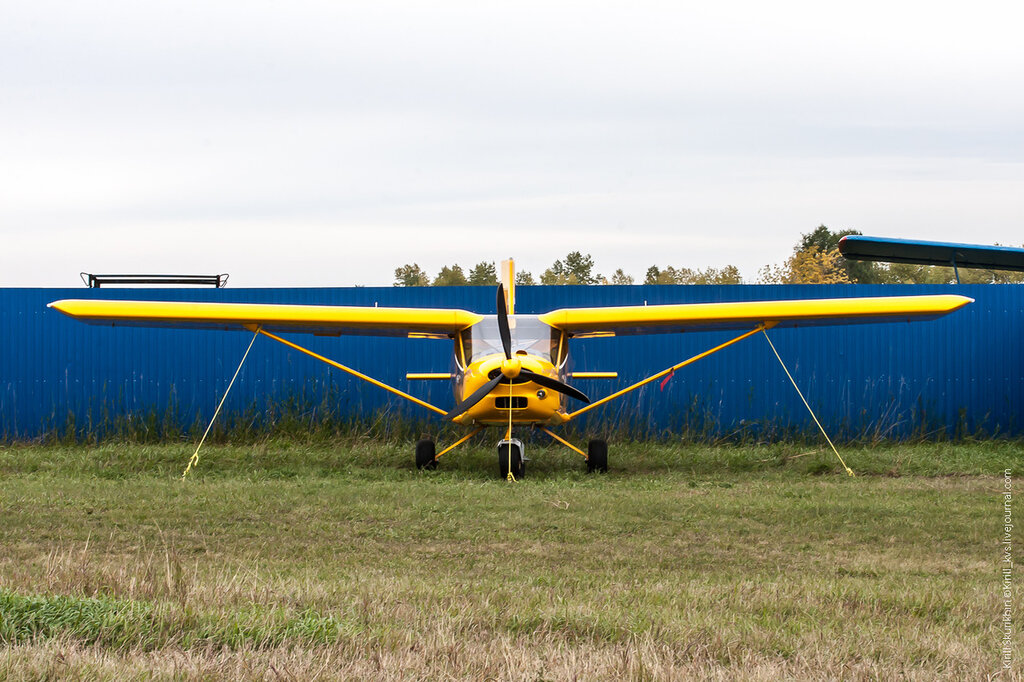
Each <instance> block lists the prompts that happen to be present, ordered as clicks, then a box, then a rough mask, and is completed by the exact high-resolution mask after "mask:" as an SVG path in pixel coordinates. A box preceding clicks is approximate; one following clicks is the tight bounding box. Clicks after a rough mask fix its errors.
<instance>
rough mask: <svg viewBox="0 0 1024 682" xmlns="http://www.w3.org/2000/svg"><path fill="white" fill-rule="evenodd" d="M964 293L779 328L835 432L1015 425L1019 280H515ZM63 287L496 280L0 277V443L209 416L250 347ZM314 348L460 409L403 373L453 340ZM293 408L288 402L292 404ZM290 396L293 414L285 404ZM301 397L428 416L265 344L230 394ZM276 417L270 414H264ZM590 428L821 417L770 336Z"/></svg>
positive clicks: (214, 297)
mask: <svg viewBox="0 0 1024 682" xmlns="http://www.w3.org/2000/svg"><path fill="white" fill-rule="evenodd" d="M924 293H959V294H963V295H966V296H970V297H972V298H974V299H975V303H974V304H972V305H969V306H967V307H966V308H964V309H961V310H960V311H958V312H956V313H953V314H952V315H950V316H948V317H946V318H944V319H941V320H937V321H932V322H919V323H912V324H904V323H897V324H886V325H879V324H871V325H850V326H837V327H812V328H806V329H784V330H776V331H772V332H770V334H771V336H772V340H773V341H774V342H775V344H776V347H777V348H778V350H779V353H780V354H781V355H782V357H783V359H784V360H786V362H787V363H788V364H789V367H790V370H791V371H792V373H793V376H794V378H795V379H796V381H797V382H798V383H799V385H800V387H801V389H802V390H803V392H804V395H805V396H806V397H807V399H808V401H809V402H810V404H811V405H812V406H813V407H814V409H815V410H816V411H817V412H818V415H819V417H820V418H821V419H822V421H823V423H824V424H825V426H826V428H827V429H828V430H829V431H830V433H833V434H835V435H836V437H838V438H840V439H848V438H874V437H899V438H903V437H908V436H921V435H925V436H927V435H932V436H938V435H942V436H960V435H979V436H993V435H999V436H1005V435H1010V436H1020V435H1021V432H1022V425H1021V420H1020V418H1019V412H1020V407H1021V404H1022V403H1021V398H1022V390H1024V386H1022V384H1024V367H1022V353H1021V339H1022V334H1021V328H1020V327H1021V324H1022V321H1024V315H1022V307H1024V286H1018V285H962V286H868V285H828V286H818V285H793V286H789V285H781V286H779V285H750V286H595V287H584V286H564V287H541V286H537V287H519V288H517V311H518V312H521V313H543V312H547V311H548V310H552V309H555V308H561V307H572V306H601V305H643V304H644V303H646V304H648V305H656V304H661V303H697V302H715V301H741V300H767V299H780V298H785V299H792V298H827V297H845V296H887V295H900V294H903V295H905V294H924ZM61 298H105V299H152V300H190V301H224V302H254V303H307V304H328V305H330V304H333V305H369V306H372V305H380V306H410V307H417V306H423V307H428V306H429V307H456V308H464V309H467V310H472V311H476V312H481V313H493V312H494V289H493V288H491V287H437V288H434V287H424V288H418V287H416V288H397V287H388V288H384V287H372V288H371V287H365V288H363V287H356V288H290V289H219V290H212V289H211V290H185V289H91V290H86V289H2V290H0V343H2V344H3V346H2V347H3V353H2V354H0V438H3V439H5V440H12V439H32V438H38V437H40V436H42V435H44V434H48V433H55V432H56V433H61V432H65V431H67V430H68V429H70V428H72V426H73V428H74V430H75V431H76V432H77V433H78V434H79V435H81V434H89V433H92V434H96V435H99V436H102V435H103V433H104V431H105V430H109V429H110V428H112V425H113V424H114V423H116V422H117V421H118V420H124V419H126V418H130V419H134V420H135V421H136V423H137V424H143V425H146V424H152V427H153V428H160V425H161V424H162V423H163V422H168V423H170V424H172V425H174V426H175V427H176V428H187V427H189V426H192V425H194V424H201V423H204V421H205V420H207V419H208V418H209V416H210V415H211V414H212V413H213V410H214V408H215V407H216V404H217V401H218V400H219V399H220V396H221V395H222V393H223V391H224V389H225V388H226V387H227V383H228V381H229V380H230V378H231V375H232V373H233V372H234V369H235V367H236V365H237V363H238V361H239V360H240V359H241V357H242V354H243V352H244V351H245V348H246V346H247V345H248V343H249V340H250V336H249V334H248V333H244V332H239V333H225V332H213V331H192V330H173V329H139V328H107V327H98V326H90V325H85V324H81V323H79V322H76V321H74V320H71V319H69V318H67V317H65V316H64V315H62V314H60V313H58V312H56V311H54V310H50V309H48V308H46V304H47V303H49V302H50V301H53V300H57V299H61ZM728 337H729V334H726V333H720V332H703V333H692V334H664V335H662V334H658V335H651V336H639V337H619V338H595V339H585V340H582V339H581V340H575V341H573V342H572V364H573V367H574V368H575V369H577V370H592V371H596V370H614V371H617V372H618V373H619V378H618V379H616V380H611V381H609V380H581V381H579V382H577V383H579V385H580V386H581V388H582V389H583V390H584V391H586V392H587V393H588V394H590V395H591V397H600V396H601V395H605V394H606V393H608V392H611V391H613V390H616V389H619V388H623V387H625V386H627V385H629V384H630V383H632V382H635V381H637V380H639V379H642V378H644V377H646V376H648V375H650V374H652V373H653V372H656V371H658V370H661V369H664V368H666V367H668V366H670V365H672V364H674V363H676V362H679V361H680V360H682V359H685V358H686V357H689V356H690V355H692V354H695V353H697V352H700V351H701V350H704V349H705V348H708V347H710V346H713V345H715V344H717V343H719V342H721V341H723V340H725V339H726V338H728ZM297 340H298V341H299V342H300V343H301V344H303V345H306V346H307V347H310V348H312V349H313V350H314V351H316V352H318V353H321V354H323V355H325V356H327V357H330V358H333V359H336V360H338V361H339V362H342V363H344V364H347V365H349V366H351V367H354V368H356V369H358V370H360V371H363V372H366V373H367V374H369V375H371V376H373V377H375V378H378V379H380V380H382V381H385V382H387V383H390V384H393V385H395V386H397V387H399V388H402V389H403V390H407V391H409V392H410V393H412V394H414V395H417V396H419V397H422V398H424V399H426V400H428V401H429V402H432V403H434V404H436V405H438V406H440V407H444V408H447V407H449V406H450V405H451V404H452V396H451V389H450V386H449V384H447V382H410V381H406V379H405V373H406V372H407V371H414V372H444V371H448V370H449V369H450V365H451V350H452V349H451V343H450V342H447V341H438V340H406V339H392V338H375V337H340V338H321V337H313V336H304V337H302V338H299V339H297ZM282 406H285V407H284V408H283V407H282ZM285 408H287V409H285ZM288 409H290V410H292V411H293V412H294V413H296V414H299V415H301V416H302V417H303V418H308V419H315V418H316V417H317V415H316V412H317V411H320V412H321V413H326V416H327V417H328V418H331V419H340V420H355V421H357V422H359V421H369V420H372V419H375V418H379V416H380V415H382V414H385V413H386V414H390V415H394V416H401V417H411V418H413V419H419V418H423V419H429V418H432V417H431V414H430V413H429V412H427V411H425V410H423V409H422V408H419V407H417V406H415V405H411V404H407V403H406V402H405V401H401V400H400V399H397V398H393V397H392V396H390V394H387V393H385V392H384V391H381V390H379V389H377V388H375V387H373V386H370V385H367V384H364V383H362V382H360V381H359V380H358V379H355V378H352V377H350V376H348V375H346V374H343V373H341V372H338V371H336V370H333V369H331V368H329V367H327V366H324V365H322V364H320V363H318V362H316V361H315V360H312V359H310V358H307V357H306V356H304V355H301V354H299V353H296V352H294V351H290V350H288V349H286V348H284V347H283V346H280V345H279V344H274V343H273V342H271V341H270V340H268V339H257V341H256V344H255V346H254V348H253V351H252V353H251V354H250V357H249V360H248V361H247V363H246V366H245V368H244V369H243V371H242V374H241V376H240V377H239V380H238V383H237V384H236V386H235V388H234V389H233V390H232V393H231V395H230V396H229V399H228V401H227V403H226V404H225V413H226V418H227V420H228V421H229V422H230V421H234V422H236V423H237V422H238V421H239V420H244V419H249V420H252V421H259V420H261V419H263V418H265V417H267V415H278V416H280V415H281V414H283V413H284V412H287V410H288ZM271 421H273V420H272V419H271ZM584 427H585V428H586V429H588V430H590V431H595V432H613V431H626V432H629V433H632V434H633V435H643V436H650V435H655V436H661V437H680V436H687V437H701V438H721V437H729V436H753V437H759V438H767V437H783V436H786V435H792V434H803V433H810V432H812V431H813V430H814V428H815V427H814V425H813V421H811V419H810V417H809V416H808V415H807V412H806V410H805V409H804V407H803V405H802V403H801V402H800V400H799V398H798V396H797V395H796V393H795V391H794V390H793V387H792V386H791V385H790V384H789V381H788V380H787V379H786V377H785V374H784V373H783V371H782V369H781V368H780V367H779V365H778V362H777V361H776V360H775V357H774V356H773V355H772V353H771V351H770V349H769V348H768V345H767V343H766V342H765V340H764V339H763V338H760V337H753V338H751V339H749V340H747V341H745V342H743V343H740V344H737V345H735V346H733V347H730V348H728V349H726V350H725V351H723V352H721V353H719V354H717V355H715V356H712V357H711V358H709V359H707V360H705V361H702V362H700V363H697V364H695V365H691V366H689V367H686V368H683V369H682V370H680V371H679V372H677V373H676V374H675V376H674V377H673V378H672V379H671V380H670V381H669V382H668V383H667V384H666V385H665V387H664V389H662V388H661V386H660V382H653V383H651V384H648V385H647V386H645V387H644V388H643V389H640V390H639V391H637V392H635V393H634V394H632V395H631V396H628V397H626V398H624V399H622V400H619V401H614V402H612V403H610V404H608V405H605V406H602V407H600V408H597V409H596V410H594V411H593V412H591V413H590V414H589V415H587V417H586V422H585V424H584Z"/></svg>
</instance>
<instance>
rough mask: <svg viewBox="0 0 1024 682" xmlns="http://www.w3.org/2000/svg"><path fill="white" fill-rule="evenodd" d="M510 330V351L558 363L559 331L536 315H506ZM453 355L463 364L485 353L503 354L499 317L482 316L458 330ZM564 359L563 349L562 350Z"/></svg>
mask: <svg viewBox="0 0 1024 682" xmlns="http://www.w3.org/2000/svg"><path fill="white" fill-rule="evenodd" d="M508 321H509V331H510V332H511V333H512V353H513V354H515V353H518V352H520V351H523V352H526V353H529V354H530V355H536V356H539V357H541V358H544V359H545V360H547V361H548V362H550V363H552V364H554V365H555V366H558V365H559V362H558V360H559V358H558V353H559V341H560V339H561V335H562V333H561V332H560V331H559V330H557V329H555V328H554V327H552V326H550V325H547V324H544V323H543V322H541V321H540V319H539V316H537V315H509V318H508ZM455 342H456V348H455V353H456V356H457V357H459V358H460V360H462V361H463V363H464V364H468V363H471V362H475V361H476V360H479V359H480V358H482V357H484V356H485V355H492V354H494V353H504V352H505V351H504V350H502V347H501V334H500V333H499V331H498V316H497V315H485V316H484V319H483V320H482V321H480V322H478V323H476V324H474V325H473V326H472V327H470V328H469V329H466V330H465V331H463V332H462V333H461V344H462V345H461V348H460V347H459V343H460V339H456V340H455ZM562 355H563V358H562V359H564V355H565V351H564V350H563V351H562Z"/></svg>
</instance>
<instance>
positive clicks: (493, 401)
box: [453, 352, 565, 424]
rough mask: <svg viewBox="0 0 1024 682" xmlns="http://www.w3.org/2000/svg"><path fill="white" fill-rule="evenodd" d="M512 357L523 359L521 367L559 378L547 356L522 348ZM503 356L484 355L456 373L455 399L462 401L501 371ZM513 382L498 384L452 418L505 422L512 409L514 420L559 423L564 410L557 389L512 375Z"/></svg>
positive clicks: (524, 422) (478, 421)
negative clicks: (527, 352) (471, 405)
mask: <svg viewBox="0 0 1024 682" xmlns="http://www.w3.org/2000/svg"><path fill="white" fill-rule="evenodd" d="M515 357H516V358H517V359H518V360H519V361H520V362H521V363H522V367H523V369H527V370H530V371H532V372H536V373H537V374H543V375H545V376H549V377H551V378H552V379H557V378H558V370H557V369H555V366H554V365H553V364H552V363H551V362H550V361H548V360H546V359H544V358H541V357H538V356H536V355H528V354H526V353H523V352H519V353H516V355H515ZM504 360H505V356H504V355H502V354H501V353H495V354H493V355H485V356H484V357H482V358H480V359H479V360H477V361H475V362H472V363H470V364H469V366H468V367H466V369H465V371H463V372H461V373H459V374H457V375H456V378H455V400H456V402H461V401H462V400H464V399H465V398H467V397H469V396H470V395H472V393H473V391H475V390H477V389H478V388H480V387H481V386H483V385H484V384H486V383H487V382H488V381H489V380H490V379H492V378H493V377H494V376H496V374H495V373H496V372H501V366H502V362H503V361H504ZM512 382H513V383H512V385H511V386H510V385H509V384H508V383H507V382H502V383H500V384H498V385H497V386H496V387H495V388H494V390H493V391H491V392H490V393H489V394H488V395H487V397H485V398H484V399H483V400H481V401H480V402H478V403H477V404H476V405H474V406H473V407H471V408H470V409H469V410H467V411H466V412H464V413H463V414H462V415H460V416H458V417H456V418H455V419H454V420H453V421H455V422H457V423H459V424H508V422H509V414H510V413H511V417H512V423H513V424H561V423H562V422H563V421H564V420H563V419H562V415H564V414H565V412H564V410H563V409H562V395H561V394H560V393H558V392H557V391H552V390H551V389H548V388H544V387H543V386H540V385H538V384H536V383H534V382H533V381H528V380H526V379H521V378H518V377H517V378H514V379H512Z"/></svg>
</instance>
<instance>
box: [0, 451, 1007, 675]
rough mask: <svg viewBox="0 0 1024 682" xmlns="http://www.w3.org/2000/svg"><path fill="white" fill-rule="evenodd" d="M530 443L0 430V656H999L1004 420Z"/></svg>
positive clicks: (3, 667)
mask: <svg viewBox="0 0 1024 682" xmlns="http://www.w3.org/2000/svg"><path fill="white" fill-rule="evenodd" d="M528 448H529V450H528V455H530V456H531V457H532V460H531V461H530V463H529V464H528V466H527V477H526V478H525V479H524V480H523V481H521V482H519V483H516V484H510V483H506V482H505V481H502V480H499V479H498V475H497V461H496V460H497V458H496V454H495V452H494V450H493V449H492V447H491V446H490V445H487V444H485V441H480V444H479V445H470V446H466V447H465V449H459V450H456V451H455V452H453V453H451V454H450V455H446V456H445V457H444V458H443V460H442V462H443V463H442V466H441V467H440V468H439V469H438V470H437V471H432V472H418V471H416V470H415V468H414V467H413V465H412V452H411V450H412V446H411V444H374V443H369V442H365V441H352V442H347V443H340V444H332V445H313V444H296V443H289V442H274V441H269V442H266V443H261V444H258V445H254V446H253V445H250V446H214V447H208V448H206V449H204V451H203V454H202V459H201V460H200V463H199V466H198V468H197V469H196V470H195V471H194V472H193V473H192V474H191V475H190V477H189V479H188V480H187V481H184V482H182V481H181V480H180V474H181V470H182V469H183V467H184V465H185V463H186V462H187V460H188V457H189V455H190V454H191V448H190V447H189V446H188V445H184V444H183V445H160V446H152V445H145V446H144V445H117V444H105V445H101V446H95V447H77V446H76V447H63V446H48V447H41V446H18V447H6V448H0V521H2V523H0V640H2V643H3V646H4V647H5V650H4V654H3V656H2V657H0V678H3V679H15V680H17V679H40V678H49V679H65V678H70V679H74V678H79V679H96V678H100V679H136V678H146V679H153V678H156V679H165V678H167V679H175V678H190V679H192V678H209V679H220V678H245V679H267V680H271V679H274V680H276V679H313V678H318V679H502V680H504V679H510V680H541V679H581V680H587V679H687V678H693V679H778V678H809V679H893V678H903V679H936V678H945V679H989V678H990V677H991V676H992V675H996V677H995V678H994V679H1020V676H1021V667H1020V657H1021V656H1022V655H1024V648H1022V647H1021V644H1022V643H1024V642H1022V639H1021V637H1020V635H1019V634H1016V633H1015V635H1014V637H1015V639H1014V648H1015V658H1016V661H1015V663H1014V667H1013V668H1012V669H1011V670H1009V671H1004V670H1002V668H1001V662H1000V648H1001V645H1002V628H1001V624H1000V622H999V619H1000V615H1001V613H1002V608H1003V601H1002V592H1001V588H1002V583H1001V576H1000V574H999V566H1000V564H999V562H1000V559H1001V558H1002V557H1001V545H1000V541H1001V537H1002V521H1003V498H1002V495H1001V493H1002V491H1003V471H1004V469H1007V468H1009V469H1012V470H1014V471H1016V470H1017V469H1018V468H1019V464H1020V462H1021V458H1022V457H1021V453H1022V451H1024V449H1022V447H1021V446H1020V445H1019V444H1016V443H1008V442H994V443H974V444H962V445H958V444H917V445H886V446H880V447H876V448H854V449H850V448H847V449H843V451H842V452H843V455H844V458H846V460H847V462H848V463H849V464H850V466H852V467H853V468H854V469H855V470H856V471H857V472H858V476H857V477H855V478H850V477H848V476H846V475H845V474H844V473H843V471H842V468H841V467H840V466H839V465H838V463H837V462H836V461H835V459H834V456H833V455H831V454H830V453H826V452H825V451H824V450H823V449H821V448H819V447H817V446H813V445H811V446H809V445H799V444H776V445H770V446H722V447H709V446H671V445H653V444H644V443H636V444H614V443H613V444H612V447H611V454H610V460H611V466H612V471H611V472H610V473H609V474H607V475H595V476H588V475H586V474H585V473H583V465H582V458H580V457H579V456H578V455H574V454H573V453H571V452H570V451H568V450H565V449H562V448H550V447H547V445H546V444H545V443H543V442H541V443H532V442H531V443H528ZM1018 537H1019V536H1018ZM1019 547H1020V545H1019V543H1018V544H1017V545H1016V546H1015V549H1014V551H1015V553H1016V556H1019ZM1017 613H1018V614H1019V610H1018V612H1017ZM1017 618H1018V619H1019V616H1017ZM1017 626H1018V631H1019V624H1017Z"/></svg>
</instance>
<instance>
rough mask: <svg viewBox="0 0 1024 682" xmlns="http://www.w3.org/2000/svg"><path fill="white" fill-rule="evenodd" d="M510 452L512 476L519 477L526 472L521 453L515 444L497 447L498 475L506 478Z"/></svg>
mask: <svg viewBox="0 0 1024 682" xmlns="http://www.w3.org/2000/svg"><path fill="white" fill-rule="evenodd" d="M510 454H511V457H512V463H511V469H512V476H513V478H516V479H520V478H522V477H523V475H524V474H525V473H526V463H525V462H523V453H522V452H521V451H520V450H519V448H518V447H516V446H515V445H501V446H499V447H498V475H499V476H501V477H502V478H508V472H509V461H508V460H509V456H510Z"/></svg>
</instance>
